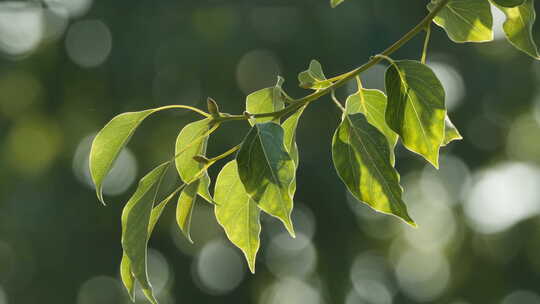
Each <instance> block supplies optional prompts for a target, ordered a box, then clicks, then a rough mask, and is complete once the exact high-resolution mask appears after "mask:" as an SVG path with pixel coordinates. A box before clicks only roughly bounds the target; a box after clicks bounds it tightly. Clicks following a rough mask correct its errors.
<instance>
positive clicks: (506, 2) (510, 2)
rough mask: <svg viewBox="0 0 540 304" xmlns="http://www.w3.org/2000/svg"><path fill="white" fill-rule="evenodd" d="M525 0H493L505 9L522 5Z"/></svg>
mask: <svg viewBox="0 0 540 304" xmlns="http://www.w3.org/2000/svg"><path fill="white" fill-rule="evenodd" d="M524 2H525V0H493V3H494V4H496V5H500V6H503V7H514V6H518V5H522V4H523V3H524Z"/></svg>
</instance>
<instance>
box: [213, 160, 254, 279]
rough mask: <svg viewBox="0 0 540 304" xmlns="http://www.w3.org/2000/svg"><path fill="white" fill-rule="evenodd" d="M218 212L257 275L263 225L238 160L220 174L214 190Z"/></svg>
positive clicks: (226, 230) (225, 227)
mask: <svg viewBox="0 0 540 304" xmlns="http://www.w3.org/2000/svg"><path fill="white" fill-rule="evenodd" d="M214 199H215V200H216V202H217V204H216V205H215V207H214V208H215V213H216V218H217V221H218V223H219V224H220V225H221V226H222V227H223V229H224V230H225V233H226V234H227V237H228V238H229V240H231V242H232V243H233V244H234V245H236V246H237V247H238V248H240V250H242V252H243V253H244V255H245V256H246V259H247V262H248V265H249V269H250V270H251V272H252V273H255V258H256V257H257V251H258V250H259V247H260V238H259V235H260V233H261V223H260V210H259V207H257V203H255V201H253V200H252V199H251V198H250V197H249V195H248V194H247V192H246V190H245V188H244V185H243V184H242V181H241V180H240V176H239V175H238V166H237V164H236V161H235V160H232V161H230V162H228V163H227V164H226V165H225V166H224V167H223V169H221V172H220V173H219V175H218V178H217V181H216V185H215V188H214Z"/></svg>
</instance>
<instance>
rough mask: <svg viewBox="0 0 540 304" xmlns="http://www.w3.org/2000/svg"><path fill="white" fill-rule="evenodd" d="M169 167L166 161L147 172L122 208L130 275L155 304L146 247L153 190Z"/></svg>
mask: <svg viewBox="0 0 540 304" xmlns="http://www.w3.org/2000/svg"><path fill="white" fill-rule="evenodd" d="M168 166H169V163H168V162H167V163H164V164H161V165H159V166H158V167H156V168H155V169H153V170H152V171H150V172H149V173H148V174H146V175H145V176H144V177H143V178H142V179H141V180H140V182H139V185H138V186H137V189H136V190H135V193H134V194H133V195H132V196H131V198H130V199H129V201H128V202H127V204H126V206H125V207H124V210H123V211H122V248H123V249H124V253H125V254H126V256H127V259H128V260H129V262H130V264H131V272H132V273H133V277H134V278H135V279H136V280H137V282H139V284H140V285H141V288H142V291H143V293H144V294H145V296H146V297H147V298H148V300H149V301H150V302H152V303H155V304H157V301H156V299H155V297H154V295H153V291H152V285H150V282H149V280H148V272H147V267H146V264H147V251H146V247H147V244H148V239H149V227H150V216H151V213H152V208H153V204H154V196H155V192H154V191H152V190H154V189H155V188H156V186H157V185H158V184H159V182H160V180H161V178H162V177H163V176H164V175H165V173H166V171H167V168H168ZM124 266H125V265H124ZM124 271H125V270H124ZM123 278H124V276H123ZM127 281H128V284H126V287H128V288H131V289H132V288H133V285H132V284H131V283H129V280H127Z"/></svg>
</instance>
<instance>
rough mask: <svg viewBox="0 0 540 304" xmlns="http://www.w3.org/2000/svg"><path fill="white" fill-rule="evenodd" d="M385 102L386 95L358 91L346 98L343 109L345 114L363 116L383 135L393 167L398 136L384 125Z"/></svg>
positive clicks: (370, 91)
mask: <svg viewBox="0 0 540 304" xmlns="http://www.w3.org/2000/svg"><path fill="white" fill-rule="evenodd" d="M387 102H388V101H387V98H386V95H384V93H383V92H381V91H379V90H369V89H360V90H359V91H358V92H356V93H355V94H353V95H351V96H349V97H348V98H347V101H346V104H345V109H346V110H347V114H356V113H362V114H364V115H365V116H366V118H367V121H368V122H369V123H370V124H371V125H372V126H374V127H375V128H377V129H378V130H379V131H381V133H383V134H384V136H385V137H386V139H387V140H388V148H389V149H390V162H391V163H392V165H393V164H394V163H395V155H394V148H395V147H396V144H397V141H398V135H397V134H396V132H394V131H392V129H391V128H390V127H389V126H388V124H387V123H386V118H385V112H386V105H387Z"/></svg>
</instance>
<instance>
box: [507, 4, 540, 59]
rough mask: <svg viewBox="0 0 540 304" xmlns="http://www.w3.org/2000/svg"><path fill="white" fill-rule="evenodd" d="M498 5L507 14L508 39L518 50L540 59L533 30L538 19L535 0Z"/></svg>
mask: <svg viewBox="0 0 540 304" xmlns="http://www.w3.org/2000/svg"><path fill="white" fill-rule="evenodd" d="M497 7H498V8H499V9H500V10H501V11H502V12H503V13H504V14H505V15H506V21H505V22H504V24H503V29H504V33H505V34H506V39H508V41H509V42H510V43H511V44H512V45H513V46H514V47H516V48H517V49H518V50H520V51H523V52H525V53H526V54H528V55H530V56H531V57H533V58H535V59H540V54H538V47H537V46H536V43H535V42H534V38H533V34H532V30H533V25H534V22H535V20H536V12H535V10H534V0H526V1H525V2H524V3H523V4H522V5H519V6H516V7H502V6H500V5H497Z"/></svg>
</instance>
